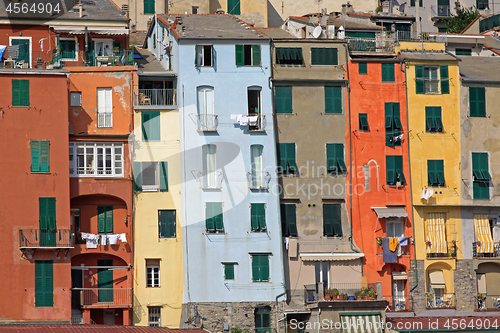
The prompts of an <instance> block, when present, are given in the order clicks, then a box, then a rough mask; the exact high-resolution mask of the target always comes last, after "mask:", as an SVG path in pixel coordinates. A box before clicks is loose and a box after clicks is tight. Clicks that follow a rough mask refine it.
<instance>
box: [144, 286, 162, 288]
mask: <svg viewBox="0 0 500 333" xmlns="http://www.w3.org/2000/svg"><path fill="white" fill-rule="evenodd" d="M146 288H161V287H160V286H154V287H153V286H146Z"/></svg>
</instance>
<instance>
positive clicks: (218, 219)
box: [214, 202, 224, 231]
mask: <svg viewBox="0 0 500 333" xmlns="http://www.w3.org/2000/svg"><path fill="white" fill-rule="evenodd" d="M214 212H215V217H214V218H215V229H216V230H218V231H222V230H224V221H223V215H222V203H220V202H216V203H214Z"/></svg>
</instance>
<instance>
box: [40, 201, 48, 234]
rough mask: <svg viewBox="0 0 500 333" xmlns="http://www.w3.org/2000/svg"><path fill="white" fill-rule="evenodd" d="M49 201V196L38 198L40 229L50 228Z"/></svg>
mask: <svg viewBox="0 0 500 333" xmlns="http://www.w3.org/2000/svg"><path fill="white" fill-rule="evenodd" d="M48 205H49V201H48V198H38V218H39V226H40V230H48V229H49V216H48V215H49V207H48Z"/></svg>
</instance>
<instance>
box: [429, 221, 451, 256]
mask: <svg viewBox="0 0 500 333" xmlns="http://www.w3.org/2000/svg"><path fill="white" fill-rule="evenodd" d="M444 223H445V214H444V213H431V214H429V216H428V218H427V221H426V222H425V227H426V229H427V237H426V241H427V242H430V243H428V244H427V253H448V247H447V244H446V227H445V224H444Z"/></svg>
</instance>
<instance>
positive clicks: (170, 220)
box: [165, 210, 177, 237]
mask: <svg viewBox="0 0 500 333" xmlns="http://www.w3.org/2000/svg"><path fill="white" fill-rule="evenodd" d="M165 215H166V223H165V224H166V226H167V227H166V233H165V237H175V234H176V232H175V231H176V230H175V227H176V224H177V223H176V219H177V217H176V212H175V210H167V211H166V214H165Z"/></svg>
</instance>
